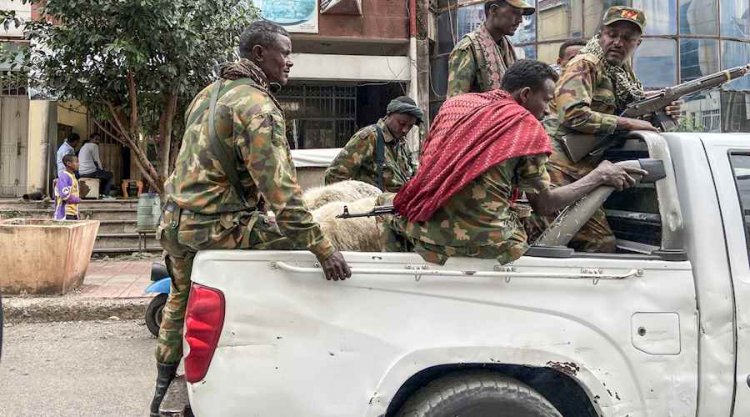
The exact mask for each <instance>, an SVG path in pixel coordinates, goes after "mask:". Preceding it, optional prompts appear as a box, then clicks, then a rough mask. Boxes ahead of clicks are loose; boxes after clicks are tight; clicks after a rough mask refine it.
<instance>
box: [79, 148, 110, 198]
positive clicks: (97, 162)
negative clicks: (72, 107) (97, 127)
mask: <svg viewBox="0 0 750 417" xmlns="http://www.w3.org/2000/svg"><path fill="white" fill-rule="evenodd" d="M100 138H101V136H100V135H99V134H98V133H94V134H93V135H91V136H90V137H89V140H87V141H86V142H84V143H83V146H81V150H80V151H78V159H79V161H80V164H81V168H80V169H79V173H80V174H81V177H82V178H98V179H99V180H100V181H101V187H100V189H99V191H100V193H99V194H100V197H101V198H104V199H111V198H112V197H110V195H109V192H110V191H111V190H112V172H110V171H105V170H104V168H102V160H101V158H99V139H100Z"/></svg>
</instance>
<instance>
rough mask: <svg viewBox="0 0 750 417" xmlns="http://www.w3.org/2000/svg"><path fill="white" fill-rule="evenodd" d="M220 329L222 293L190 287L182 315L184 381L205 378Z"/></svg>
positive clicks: (222, 307)
mask: <svg viewBox="0 0 750 417" xmlns="http://www.w3.org/2000/svg"><path fill="white" fill-rule="evenodd" d="M222 326H224V294H223V293H222V292H221V291H219V290H217V289H214V288H209V287H205V286H203V285H199V284H193V286H192V288H191V289H190V298H189V300H188V305H187V312H186V313H185V340H186V341H187V344H188V345H189V346H190V353H189V354H188V355H187V357H186V358H185V379H186V380H187V381H188V382H190V383H194V382H198V381H200V380H202V379H203V378H204V377H205V376H206V372H208V366H209V365H210V364H211V358H213V356H214V351H215V350H216V345H217V344H218V343H219V336H220V335H221V328H222Z"/></svg>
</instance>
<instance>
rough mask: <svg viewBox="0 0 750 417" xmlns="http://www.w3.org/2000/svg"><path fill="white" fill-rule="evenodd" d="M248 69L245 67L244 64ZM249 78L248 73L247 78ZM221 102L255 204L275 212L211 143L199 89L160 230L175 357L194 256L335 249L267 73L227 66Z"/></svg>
mask: <svg viewBox="0 0 750 417" xmlns="http://www.w3.org/2000/svg"><path fill="white" fill-rule="evenodd" d="M247 68H250V69H252V70H253V71H251V72H249V73H248V72H247V71H243V69H247ZM248 77H250V78H248ZM222 78H230V79H235V78H238V79H236V80H235V81H229V80H225V81H223V83H222V90H221V96H220V98H219V100H218V104H217V106H216V119H215V126H216V133H217V138H218V139H219V140H222V141H224V142H225V145H226V146H227V147H228V148H229V149H232V150H234V152H232V153H231V155H233V156H234V157H235V158H234V159H235V161H234V162H235V166H236V168H237V172H238V175H239V179H240V182H241V183H242V186H243V188H244V191H245V193H244V194H245V200H246V201H247V203H248V205H249V206H253V205H254V206H256V207H257V206H258V205H259V201H260V198H261V196H262V197H263V199H264V200H265V203H266V205H267V206H268V208H270V209H271V210H272V211H273V212H274V213H275V215H276V217H275V220H272V218H270V217H268V216H267V215H266V213H264V212H261V211H258V210H253V209H247V208H245V206H244V204H243V203H242V201H241V199H240V197H239V196H238V194H237V192H236V191H235V189H234V188H233V187H232V185H231V184H230V182H229V180H228V179H227V176H226V175H225V173H224V170H223V168H222V165H221V163H220V162H219V160H218V159H217V158H216V156H215V154H213V152H212V151H211V148H210V146H209V143H208V139H209V135H208V107H209V96H210V94H211V91H212V87H207V88H205V89H204V90H203V91H201V92H200V93H199V94H198V96H197V97H196V98H195V99H194V100H193V103H192V104H191V107H190V109H189V110H188V113H187V116H186V117H187V119H186V126H187V128H186V130H185V135H184V137H183V142H182V147H181V148H180V153H179V155H178V157H177V163H176V168H175V171H174V172H173V173H172V175H171V176H170V177H169V179H168V180H167V182H166V192H167V195H168V197H167V199H168V201H169V203H168V204H166V208H165V211H164V213H163V217H162V221H161V224H160V226H159V230H158V232H157V233H158V236H159V238H160V242H161V244H162V246H163V247H164V249H165V250H166V251H167V253H168V256H167V267H168V268H169V271H170V276H171V278H172V289H171V293H170V294H169V299H168V300H167V304H166V306H165V307H164V313H163V318H162V323H161V329H160V331H159V340H158V343H157V351H156V357H157V360H158V362H159V363H165V364H171V363H177V362H179V361H180V358H181V356H182V328H183V322H184V317H185V307H186V304H187V298H188V294H189V290H190V274H191V270H192V264H193V258H194V257H195V254H196V252H197V251H199V250H204V249H239V248H242V249H259V250H262V249H305V248H307V249H309V250H310V251H311V252H313V253H314V254H315V255H316V256H317V257H318V259H325V258H327V257H329V256H331V255H332V254H333V252H334V249H333V246H332V245H331V243H330V242H329V241H328V239H326V237H325V236H324V235H323V233H322V232H321V230H320V228H319V226H318V224H317V223H315V222H314V221H313V219H312V215H311V214H310V213H309V212H308V210H307V209H306V208H305V206H304V203H303V202H302V198H301V194H302V191H301V188H300V187H299V185H298V184H297V175H296V171H295V169H294V165H293V164H292V159H291V154H290V152H289V145H288V144H287V140H286V136H285V134H284V131H285V130H284V115H283V113H282V111H281V109H280V107H279V106H278V104H277V103H276V101H275V99H274V98H273V97H272V96H271V94H270V93H269V92H268V90H267V86H268V84H267V82H266V80H265V78H264V77H263V76H262V72H260V70H259V69H258V68H257V67H256V66H254V65H253V64H252V63H250V62H249V61H247V60H242V61H240V62H239V63H235V64H232V66H230V67H229V68H225V71H223V73H222Z"/></svg>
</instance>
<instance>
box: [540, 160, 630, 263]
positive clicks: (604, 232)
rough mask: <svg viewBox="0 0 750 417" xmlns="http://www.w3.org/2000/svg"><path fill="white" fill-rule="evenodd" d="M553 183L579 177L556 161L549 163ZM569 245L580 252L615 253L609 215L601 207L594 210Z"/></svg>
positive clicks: (559, 184) (557, 183)
mask: <svg viewBox="0 0 750 417" xmlns="http://www.w3.org/2000/svg"><path fill="white" fill-rule="evenodd" d="M547 172H548V173H549V176H550V179H551V180H552V184H554V185H555V186H557V187H562V186H564V185H568V184H572V183H573V182H575V181H577V180H578V179H577V178H575V177H573V176H572V175H569V174H568V173H566V172H565V171H563V170H562V169H560V167H558V166H556V165H555V164H554V163H549V164H547ZM546 220H547V222H549V223H552V222H553V221H554V220H555V218H554V217H547V219H546ZM568 247H570V248H573V249H575V250H576V251H578V252H600V253H613V252H614V251H615V250H616V244H615V235H614V233H613V232H612V229H611V228H610V227H609V223H608V222H607V215H606V214H605V213H604V210H603V209H602V208H601V207H600V208H599V209H597V210H596V212H594V214H593V215H592V216H591V218H590V219H589V221H588V222H586V224H584V225H583V227H581V230H579V231H578V233H576V235H575V236H573V239H571V241H570V243H568Z"/></svg>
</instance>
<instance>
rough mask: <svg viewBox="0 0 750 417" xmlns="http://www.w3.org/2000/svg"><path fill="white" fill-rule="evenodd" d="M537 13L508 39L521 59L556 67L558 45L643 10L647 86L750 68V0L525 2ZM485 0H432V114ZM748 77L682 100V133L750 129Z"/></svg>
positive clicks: (638, 62)
mask: <svg viewBox="0 0 750 417" xmlns="http://www.w3.org/2000/svg"><path fill="white" fill-rule="evenodd" d="M530 2H531V3H535V5H536V7H537V13H535V14H534V15H531V16H529V17H527V18H525V20H524V23H523V24H522V25H521V27H520V28H519V29H518V31H517V32H516V34H515V35H514V36H513V43H514V45H516V47H517V52H518V55H519V56H521V57H526V58H534V59H539V60H542V61H544V62H547V63H554V62H555V60H556V58H557V51H558V48H559V47H560V45H561V44H562V42H564V41H565V40H567V39H572V38H585V39H589V38H591V37H592V36H594V35H595V34H596V33H597V31H598V30H599V25H600V22H601V18H602V15H603V14H604V11H605V10H606V9H607V8H609V7H610V6H616V5H625V6H632V7H637V8H640V9H643V10H644V11H645V13H646V19H647V25H646V33H645V34H644V40H643V43H642V44H641V46H640V47H639V48H638V50H637V52H636V54H635V57H634V62H633V65H634V68H635V71H636V74H637V75H638V77H639V78H640V79H641V80H642V81H643V84H644V85H645V87H646V88H654V89H656V88H663V87H667V86H671V85H674V84H677V83H679V82H685V81H689V80H692V79H695V78H698V77H701V76H703V75H707V74H710V73H713V72H717V71H720V70H722V69H726V68H731V67H735V66H739V65H745V64H747V63H750V2H748V1H747V0H536V1H534V0H530ZM483 4H484V1H476V0H438V1H436V2H433V5H434V9H435V12H436V16H437V18H436V21H437V32H438V33H437V42H436V47H435V48H434V50H433V54H432V57H431V63H432V68H431V74H432V76H431V81H432V94H431V96H430V109H431V112H432V113H434V112H436V111H437V108H438V107H439V105H440V104H441V103H442V101H444V99H445V90H446V81H447V63H448V55H449V54H450V51H451V49H452V47H453V45H455V43H456V42H457V41H458V40H459V39H460V38H461V37H462V36H463V35H464V34H466V33H468V32H469V31H471V30H473V29H474V28H475V27H476V26H477V25H479V24H480V23H481V22H482V21H483V20H484V12H483ZM748 93H750V77H745V78H743V79H741V80H737V81H734V82H732V83H730V84H728V85H725V86H724V87H723V88H722V89H721V90H720V91H719V90H716V91H712V92H708V93H699V94H697V95H695V96H693V97H687V98H686V99H685V105H684V107H683V114H684V117H683V127H682V129H685V130H694V131H712V132H718V131H723V132H741V131H744V132H747V131H750V107H749V106H750V95H748Z"/></svg>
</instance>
